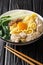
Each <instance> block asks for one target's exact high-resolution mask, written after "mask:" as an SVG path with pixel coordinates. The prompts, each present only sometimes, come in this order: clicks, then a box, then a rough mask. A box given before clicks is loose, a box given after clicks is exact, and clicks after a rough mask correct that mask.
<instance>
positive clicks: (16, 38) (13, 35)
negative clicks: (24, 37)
mask: <svg viewBox="0 0 43 65" xmlns="http://www.w3.org/2000/svg"><path fill="white" fill-rule="evenodd" d="M19 40H20V36H19V35H18V34H12V35H11V41H12V42H16V43H17V42H19Z"/></svg>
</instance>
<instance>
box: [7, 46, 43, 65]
mask: <svg viewBox="0 0 43 65" xmlns="http://www.w3.org/2000/svg"><path fill="white" fill-rule="evenodd" d="M6 48H9V49H10V50H12V51H13V52H15V53H17V54H19V55H21V56H22V57H24V58H26V59H28V60H30V61H32V62H34V63H36V64H38V65H43V64H42V63H40V62H38V61H36V60H34V59H33V58H31V57H29V56H27V55H25V54H23V53H21V52H19V51H17V50H15V49H12V48H11V47H9V46H6Z"/></svg>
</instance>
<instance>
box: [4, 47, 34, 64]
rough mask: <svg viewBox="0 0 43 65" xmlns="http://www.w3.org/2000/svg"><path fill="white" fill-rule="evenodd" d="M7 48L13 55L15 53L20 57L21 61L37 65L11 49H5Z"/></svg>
mask: <svg viewBox="0 0 43 65" xmlns="http://www.w3.org/2000/svg"><path fill="white" fill-rule="evenodd" d="M4 48H6V49H7V50H8V51H10V52H11V53H13V54H14V55H16V56H17V57H19V58H20V59H22V60H23V61H25V62H27V63H28V64H30V65H35V64H34V63H32V62H30V61H29V60H27V59H26V58H24V57H22V56H21V55H19V54H17V53H16V52H15V51H13V50H11V48H9V47H7V46H6V47H4Z"/></svg>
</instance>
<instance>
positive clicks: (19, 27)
mask: <svg viewBox="0 0 43 65" xmlns="http://www.w3.org/2000/svg"><path fill="white" fill-rule="evenodd" d="M17 27H18V30H25V29H27V24H26V23H23V22H19V23H18V24H17Z"/></svg>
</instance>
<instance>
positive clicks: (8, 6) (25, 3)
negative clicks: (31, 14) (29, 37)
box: [0, 0, 43, 65]
mask: <svg viewBox="0 0 43 65" xmlns="http://www.w3.org/2000/svg"><path fill="white" fill-rule="evenodd" d="M13 9H27V10H32V11H35V12H37V13H39V14H40V15H41V16H43V0H37V2H36V0H0V15H1V14H3V13H4V12H7V11H9V10H13ZM5 45H6V44H5V43H3V41H2V40H1V39H0V65H14V61H15V59H14V58H15V56H14V55H13V54H11V53H10V52H8V53H7V58H8V59H7V64H6V63H5V51H6V50H5V49H4V46H5ZM8 45H9V46H11V47H12V48H15V49H17V50H19V51H20V52H23V53H24V54H26V55H28V56H30V57H32V58H34V59H36V60H38V61H39V62H41V63H43V35H42V37H41V38H40V39H39V40H38V41H36V42H35V43H32V44H29V45H26V46H13V45H11V44H8ZM11 55H12V56H11ZM13 57H14V58H13ZM10 59H11V60H10ZM13 59H14V60H13ZM17 59H18V58H17ZM19 61H20V62H21V60H19ZM4 63H5V64H4ZM19 64H20V65H21V63H19ZM19 64H16V65H19ZM22 65H27V64H26V63H24V62H23V61H22Z"/></svg>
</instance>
